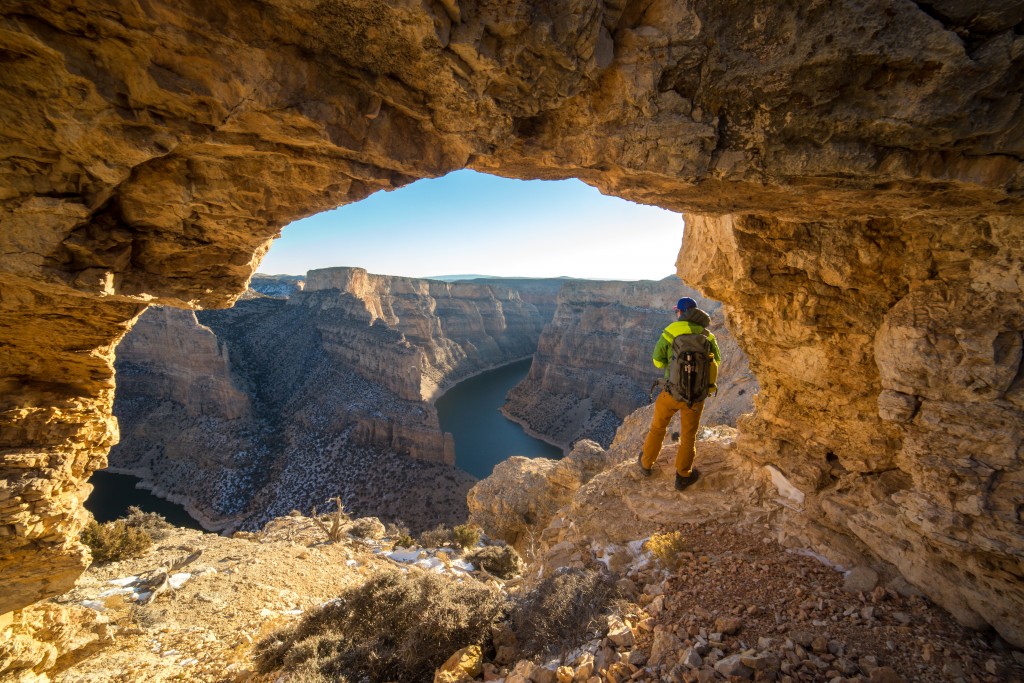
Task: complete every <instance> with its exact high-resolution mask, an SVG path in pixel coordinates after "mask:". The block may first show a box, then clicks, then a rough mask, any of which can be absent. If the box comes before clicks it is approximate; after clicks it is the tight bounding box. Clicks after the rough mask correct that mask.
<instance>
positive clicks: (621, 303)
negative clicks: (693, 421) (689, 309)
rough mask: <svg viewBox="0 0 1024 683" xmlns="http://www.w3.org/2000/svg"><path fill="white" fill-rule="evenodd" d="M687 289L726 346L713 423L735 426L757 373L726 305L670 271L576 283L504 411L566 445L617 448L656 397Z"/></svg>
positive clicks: (709, 410)
mask: <svg viewBox="0 0 1024 683" xmlns="http://www.w3.org/2000/svg"><path fill="white" fill-rule="evenodd" d="M683 296H690V297H693V298H695V299H696V300H697V301H698V303H699V305H700V307H701V308H703V309H704V310H705V311H707V312H708V313H710V314H711V316H712V325H711V327H710V328H709V329H710V330H711V331H712V332H714V334H715V337H716V339H717V340H718V344H719V347H720V349H721V351H722V361H723V362H722V367H721V368H720V370H721V371H720V373H719V377H720V379H719V383H718V384H719V392H718V395H717V396H716V397H714V398H711V399H710V400H708V401H707V402H706V404H705V409H704V414H703V417H702V422H703V423H704V424H710V425H715V424H735V423H736V418H737V417H739V416H740V415H742V414H743V413H746V412H750V411H751V410H752V409H753V397H754V394H755V393H756V392H757V380H755V379H754V376H753V374H752V373H751V372H750V368H749V366H748V365H747V360H746V356H745V355H744V354H743V352H742V351H741V350H740V349H739V348H738V347H737V345H736V342H735V341H734V340H733V337H732V335H731V334H730V333H729V329H728V327H726V325H725V324H724V319H723V317H724V316H723V311H722V309H721V305H720V304H719V303H718V302H716V301H711V300H710V299H705V298H704V297H702V296H701V295H700V294H699V293H697V292H696V291H694V290H692V289H690V288H689V287H686V286H685V285H683V284H682V283H681V282H680V281H679V279H678V278H676V277H674V276H673V277H670V278H666V279H664V280H661V281H658V282H591V281H568V282H566V284H565V285H564V286H563V287H562V289H561V291H560V293H559V295H558V308H557V310H556V312H555V315H554V318H553V319H552V321H551V323H550V324H549V325H548V326H547V327H545V328H544V333H543V334H542V335H541V338H540V344H539V346H538V349H537V353H536V354H535V355H534V359H533V364H532V365H531V366H530V374H529V375H528V376H527V377H526V379H524V380H523V381H522V382H521V383H519V384H518V385H517V386H516V387H515V388H514V389H513V390H512V391H510V392H509V400H508V403H507V404H506V405H505V408H504V412H505V414H506V415H508V416H509V417H511V418H512V419H514V420H516V421H518V422H521V423H522V424H523V425H524V426H526V427H527V428H528V429H530V430H531V431H532V432H534V433H537V434H539V435H541V436H542V437H543V438H546V439H549V440H551V441H553V442H555V443H557V444H560V445H561V446H562V447H563V448H566V449H567V448H568V446H569V445H570V444H571V443H573V442H574V441H576V440H577V439H581V438H583V439H592V440H594V441H597V442H598V443H600V444H602V445H604V446H608V445H609V444H611V441H612V438H613V437H614V436H615V430H616V429H618V427H619V425H620V424H621V423H622V420H623V419H624V418H625V417H626V416H627V415H629V414H630V413H632V412H633V411H634V410H636V409H637V408H639V407H640V406H641V405H645V404H647V403H648V402H649V399H650V392H651V384H652V383H653V382H654V381H656V380H657V379H659V378H660V377H661V376H662V372H661V371H659V370H658V369H657V368H655V367H654V365H653V363H652V362H651V353H652V351H653V350H654V344H655V343H656V342H657V340H658V336H659V335H660V334H661V330H662V329H664V327H665V326H666V325H668V324H669V323H670V322H672V320H674V314H673V310H672V309H673V307H674V306H675V303H676V301H677V300H678V299H679V298H680V297H683Z"/></svg>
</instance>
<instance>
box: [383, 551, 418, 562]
mask: <svg viewBox="0 0 1024 683" xmlns="http://www.w3.org/2000/svg"><path fill="white" fill-rule="evenodd" d="M386 557H390V558H391V559H392V560H394V561H395V562H415V561H416V560H418V559H419V557H420V551H419V550H395V551H394V552H390V553H388V554H387V555H386Z"/></svg>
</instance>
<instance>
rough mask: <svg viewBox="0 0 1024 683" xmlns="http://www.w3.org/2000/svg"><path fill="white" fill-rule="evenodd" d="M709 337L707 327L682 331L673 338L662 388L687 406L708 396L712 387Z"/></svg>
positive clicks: (691, 405)
mask: <svg viewBox="0 0 1024 683" xmlns="http://www.w3.org/2000/svg"><path fill="white" fill-rule="evenodd" d="M711 358H712V356H711V340H710V339H708V331H707V330H706V329H705V330H701V332H700V333H699V334H681V335H679V336H678V337H676V338H675V339H674V340H673V341H672V358H671V359H670V360H669V362H668V368H669V370H668V382H666V386H665V390H666V391H668V393H669V394H671V395H672V398H674V399H675V400H677V401H681V402H683V403H686V405H687V406H688V407H690V408H692V407H693V404H694V403H700V402H701V401H703V400H704V399H706V398H707V397H708V393H709V391H710V387H711Z"/></svg>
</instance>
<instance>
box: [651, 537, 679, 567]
mask: <svg viewBox="0 0 1024 683" xmlns="http://www.w3.org/2000/svg"><path fill="white" fill-rule="evenodd" d="M644 550H646V551H648V552H650V553H651V554H652V555H654V557H655V558H657V560H658V561H659V562H661V564H662V566H664V567H665V568H667V569H670V570H672V571H676V570H678V569H679V568H680V567H681V566H682V565H683V562H685V561H686V554H685V553H686V540H685V539H684V538H683V533H682V532H681V531H673V532H671V533H667V534H654V535H653V536H651V537H650V538H649V539H647V540H646V541H645V542H644Z"/></svg>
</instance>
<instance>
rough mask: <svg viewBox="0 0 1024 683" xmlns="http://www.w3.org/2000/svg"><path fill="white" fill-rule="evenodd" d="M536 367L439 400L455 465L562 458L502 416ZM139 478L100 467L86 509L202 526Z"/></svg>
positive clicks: (518, 368)
mask: <svg viewBox="0 0 1024 683" xmlns="http://www.w3.org/2000/svg"><path fill="white" fill-rule="evenodd" d="M529 371H530V359H529V358H527V359H525V360H521V361H517V362H515V363H510V364H509V365H503V366H501V367H500V368H496V369H494V370H489V371H487V372H484V373H481V374H479V375H476V376H475V377H470V378H469V379H466V380H463V381H462V382H459V383H458V384H456V385H455V386H454V387H452V388H451V389H449V390H448V391H447V392H445V394H444V395H443V396H441V398H439V399H437V402H436V403H435V406H436V407H437V414H438V418H439V419H440V422H441V429H442V430H444V431H446V432H450V433H451V434H452V436H453V437H454V439H455V464H456V465H457V466H458V467H460V468H461V469H463V470H465V471H466V472H469V473H470V474H472V475H473V476H475V477H478V478H480V479H483V478H484V477H486V476H487V475H489V474H490V473H491V470H493V469H494V466H495V465H497V464H498V463H499V462H501V461H502V460H506V459H507V458H509V457H511V456H513V455H525V456H527V457H530V458H538V457H540V458H554V459H557V458H561V457H562V455H563V454H562V450H561V449H560V448H558V447H557V446H552V445H551V444H549V443H546V442H544V441H541V440H539V439H535V438H533V437H532V436H530V435H529V434H527V433H526V432H525V431H523V428H522V427H520V426H519V425H518V424H516V423H515V422H512V421H511V420H509V419H508V418H506V417H505V416H504V415H502V414H501V412H500V409H501V407H502V406H503V405H504V404H505V395H506V394H508V392H509V390H510V389H511V388H512V387H514V386H515V385H516V384H518V383H519V382H521V381H522V380H523V378H525V377H526V374H527V373H528V372H529ZM138 481H139V480H138V479H136V478H135V477H131V476H128V475H125V474H114V473H112V472H107V471H104V470H100V471H98V472H95V473H94V474H93V475H92V477H91V478H90V479H89V483H90V484H92V485H93V486H94V487H95V488H94V490H93V492H92V494H91V495H90V496H89V498H88V500H86V501H85V507H86V509H88V510H89V511H90V512H91V513H92V514H93V516H94V517H95V518H96V520H97V521H99V522H109V521H112V520H114V519H117V518H119V517H124V516H125V515H126V514H128V507H129V506H132V505H135V506H138V507H139V508H141V509H142V510H143V511H145V512H156V513H158V514H160V515H163V516H164V518H166V519H167V521H168V522H170V523H171V524H173V525H175V526H183V527H188V528H190V529H202V527H201V526H199V522H197V521H196V520H195V519H193V518H192V517H190V516H189V514H188V513H187V512H185V508H184V507H182V506H180V505H177V504H175V503H171V502H170V501H166V500H164V499H162V498H158V497H156V496H154V495H153V494H152V493H150V492H149V491H146V490H144V489H139V488H136V487H135V485H136V484H137V483H138Z"/></svg>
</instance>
